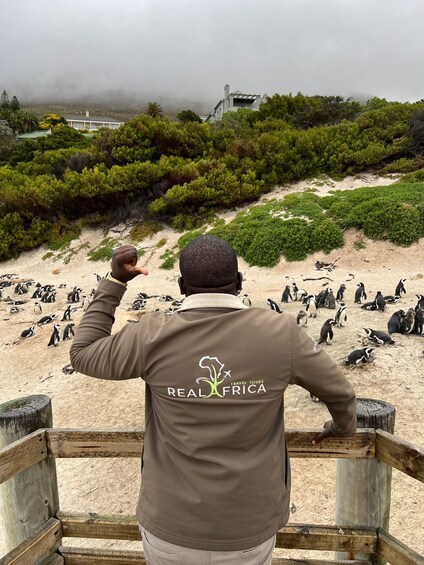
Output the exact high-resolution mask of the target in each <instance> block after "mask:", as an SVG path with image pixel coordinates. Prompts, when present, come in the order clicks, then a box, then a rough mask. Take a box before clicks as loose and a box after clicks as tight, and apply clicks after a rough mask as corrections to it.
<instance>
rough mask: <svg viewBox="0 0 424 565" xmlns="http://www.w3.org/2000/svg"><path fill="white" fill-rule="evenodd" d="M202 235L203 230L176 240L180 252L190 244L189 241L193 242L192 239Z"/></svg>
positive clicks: (192, 232) (188, 233) (191, 232)
mask: <svg viewBox="0 0 424 565" xmlns="http://www.w3.org/2000/svg"><path fill="white" fill-rule="evenodd" d="M203 233H204V231H203V230H193V231H189V232H187V233H185V234H184V235H182V236H181V237H180V239H179V240H178V247H179V249H180V251H182V250H183V249H184V247H185V246H186V245H188V244H189V243H190V241H193V239H196V237H198V236H199V235H202V234H203Z"/></svg>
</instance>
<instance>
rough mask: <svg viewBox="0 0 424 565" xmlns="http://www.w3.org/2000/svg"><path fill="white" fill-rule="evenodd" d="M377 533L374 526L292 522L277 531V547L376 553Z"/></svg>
mask: <svg viewBox="0 0 424 565" xmlns="http://www.w3.org/2000/svg"><path fill="white" fill-rule="evenodd" d="M376 546H377V533H376V531H375V530H374V528H346V527H344V528H343V529H342V528H340V527H338V526H314V525H309V524H292V525H290V526H285V527H284V528H281V530H279V531H278V532H277V542H276V544H275V547H281V548H286V549H313V550H320V551H321V550H322V551H346V552H348V553H350V552H352V553H353V552H358V551H361V552H363V553H375V549H376Z"/></svg>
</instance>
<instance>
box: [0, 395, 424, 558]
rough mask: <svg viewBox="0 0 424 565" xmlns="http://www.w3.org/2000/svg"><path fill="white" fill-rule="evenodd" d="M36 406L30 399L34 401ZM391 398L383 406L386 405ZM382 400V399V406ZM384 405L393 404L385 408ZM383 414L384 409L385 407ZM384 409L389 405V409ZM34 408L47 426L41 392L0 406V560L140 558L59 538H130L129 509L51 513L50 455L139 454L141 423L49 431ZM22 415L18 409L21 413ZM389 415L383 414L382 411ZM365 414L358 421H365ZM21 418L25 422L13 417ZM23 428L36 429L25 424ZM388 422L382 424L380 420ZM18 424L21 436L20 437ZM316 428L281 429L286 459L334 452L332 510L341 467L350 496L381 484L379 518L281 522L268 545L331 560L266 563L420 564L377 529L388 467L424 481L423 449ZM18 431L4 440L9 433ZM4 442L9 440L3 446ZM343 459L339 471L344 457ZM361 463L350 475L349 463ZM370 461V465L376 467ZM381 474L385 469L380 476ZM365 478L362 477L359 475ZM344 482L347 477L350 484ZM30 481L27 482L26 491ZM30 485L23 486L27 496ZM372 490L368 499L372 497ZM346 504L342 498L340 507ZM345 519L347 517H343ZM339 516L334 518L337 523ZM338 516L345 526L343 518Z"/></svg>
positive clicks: (388, 436)
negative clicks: (1, 546)
mask: <svg viewBox="0 0 424 565" xmlns="http://www.w3.org/2000/svg"><path fill="white" fill-rule="evenodd" d="M362 402H363V403H365V404H367V403H368V404H370V405H371V411H370V410H368V409H367V410H366V412H368V413H370V412H371V418H369V417H368V420H371V423H372V424H374V423H376V414H377V413H379V415H378V416H377V420H379V418H380V415H381V414H380V412H381V406H380V405H382V404H384V403H379V402H378V401H367V400H363V401H362ZM34 405H35V407H34ZM385 406H386V407H387V406H390V405H385ZM383 408H384V407H383ZM391 408H392V407H391ZM386 412H387V411H386ZM389 412H393V418H394V410H393V411H392V410H389ZM40 414H42V415H43V414H44V420H45V421H46V422H47V425H48V426H51V424H50V423H49V422H50V421H51V406H50V399H49V398H48V397H45V396H34V397H26V398H25V399H18V400H17V401H14V402H12V403H7V404H5V405H2V406H0V448H1V447H2V449H1V450H0V483H3V484H2V489H3V490H2V491H0V504H1V505H2V507H3V516H4V530H5V532H6V533H5V538H6V542H7V543H6V545H7V546H8V547H7V549H8V551H9V552H8V553H7V554H6V555H5V556H4V557H3V558H0V565H12V564H13V565H60V564H64V565H97V564H102V565H105V564H112V565H124V564H125V565H127V564H132V565H143V564H145V560H144V557H143V554H142V552H137V551H131V550H128V551H124V550H104V549H100V548H98V549H81V548H73V547H68V546H66V547H65V546H62V545H61V543H62V539H63V538H69V537H78V538H98V539H115V540H139V539H140V533H139V529H138V523H137V521H136V518H135V516H121V515H112V516H110V515H109V516H102V515H98V514H93V513H89V514H78V513H68V512H63V511H59V508H58V492H57V480H56V469H55V464H54V460H55V459H56V458H64V457H66V458H73V457H85V458H91V457H140V454H141V449H142V445H143V440H144V432H143V431H141V430H140V431H134V430H132V431H130V430H119V431H117V430H113V431H112V430H80V429H55V428H52V427H46V424H44V426H43V427H41V428H39V429H36V428H37V427H38V426H39V420H40ZM22 415H23V416H22ZM387 418H388V419H389V420H390V419H391V418H392V416H391V415H390V414H389V416H387V414H385V415H384V416H383V420H384V419H387ZM366 420H367V418H365V419H363V421H362V423H361V422H359V425H361V424H362V425H364V423H365V421H366ZM22 421H24V423H22ZM31 426H32V428H33V429H34V428H35V431H32V433H28V431H31ZM389 426H390V424H389ZM24 429H25V430H26V433H27V435H24ZM316 433H317V430H287V433H286V436H287V445H288V450H289V454H290V456H291V457H308V458H336V459H337V460H338V465H339V464H340V465H341V467H340V468H338V469H337V474H338V476H337V493H336V497H337V498H338V500H337V508H338V510H337V512H339V516H340V515H341V514H343V508H344V506H346V505H345V504H344V503H343V500H344V498H345V496H346V483H345V481H346V472H347V471H348V474H349V479H348V480H349V485H350V486H349V489H348V490H349V492H351V494H352V490H353V498H354V499H356V498H357V499H359V500H360V499H363V498H364V496H363V495H364V492H363V490H362V491H361V489H364V488H366V484H369V481H371V484H372V481H373V477H372V475H373V474H376V476H378V484H379V485H380V486H381V488H379V489H377V492H375V490H376V489H375V488H373V491H374V492H372V493H370V492H368V493H366V497H367V498H370V500H367V503H369V507H371V508H375V507H376V505H377V506H378V508H379V509H380V510H381V511H380V513H379V516H378V517H374V518H373V519H375V520H377V521H379V522H377V523H374V525H368V521H367V520H368V510H367V505H365V506H364V505H362V506H361V508H359V507H355V512H356V515H355V516H353V517H352V516H351V517H350V518H349V519H348V520H349V521H350V522H349V521H347V519H346V521H345V520H341V519H340V518H339V519H337V516H336V522H337V523H338V524H339V525H337V526H318V525H307V524H296V525H289V526H286V527H284V528H282V529H281V530H280V531H279V532H278V534H277V542H276V547H277V548H286V549H304V550H319V551H334V552H336V557H335V560H332V561H328V560H327V561H323V560H321V561H318V560H308V559H304V560H292V559H289V558H288V559H285V558H284V559H283V558H275V559H273V565H294V564H297V565H299V564H301V563H303V564H305V565H318V564H319V565H330V564H332V565H335V564H336V565H337V564H342V563H343V564H346V563H349V564H350V565H355V564H359V563H361V564H362V565H364V564H371V563H378V564H381V563H385V562H388V563H390V564H392V565H417V564H419V565H424V557H423V556H421V555H419V554H418V553H417V552H415V551H413V550H412V549H410V548H408V547H407V546H406V545H404V544H403V543H402V542H401V541H399V540H398V539H396V538H394V537H393V536H391V535H390V534H389V533H388V532H387V531H385V529H384V528H383V527H381V525H382V524H384V521H385V519H386V518H385V516H386V514H388V512H387V508H388V507H389V506H390V488H387V485H389V486H390V479H391V469H392V468H395V469H398V470H399V471H401V472H403V473H406V474H407V475H409V476H410V477H413V479H415V480H419V481H422V482H423V481H424V451H423V450H422V449H420V448H418V447H416V446H414V445H412V444H410V443H408V442H406V441H404V440H402V439H400V438H398V437H396V436H395V435H393V434H392V433H390V432H387V431H384V430H382V429H369V428H364V429H361V428H360V429H358V430H357V432H356V433H355V435H354V436H353V437H351V438H347V439H340V438H328V439H327V440H325V441H324V442H323V443H322V444H319V445H317V446H313V445H312V444H311V441H312V438H313V437H314V436H315V435H316ZM16 435H24V437H21V439H17V440H15V441H12V443H10V438H12V439H14V437H15V436H16ZM8 443H9V445H7V444H8ZM345 464H347V465H348V466H349V468H348V470H347V471H346V468H343V465H345ZM357 464H360V465H365V466H366V467H365V472H366V474H367V477H368V478H367V480H365V481H364V476H363V474H361V473H363V471H364V469H362V472H361V473H359V476H357V477H356V479H358V480H357V481H356V482H355V472H354V469H355V465H357ZM376 469H377V470H376ZM382 472H383V475H384V474H386V477H385V478H384V477H383V478H382V474H381V473H382ZM368 479H369V480H368ZM352 481H353V482H352ZM28 489H30V490H28ZM29 492H30V494H28V493H29ZM373 497H375V498H374V500H371V499H372V498H373ZM349 506H350V505H349ZM349 523H350V525H349ZM340 524H342V525H340ZM343 524H346V525H343Z"/></svg>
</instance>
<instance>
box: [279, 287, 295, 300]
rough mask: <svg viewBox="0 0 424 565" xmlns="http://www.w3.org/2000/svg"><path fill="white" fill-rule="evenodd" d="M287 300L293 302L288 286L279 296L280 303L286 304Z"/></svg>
mask: <svg viewBox="0 0 424 565" xmlns="http://www.w3.org/2000/svg"><path fill="white" fill-rule="evenodd" d="M289 300H293V296H292V293H291V288H290V285H289V284H288V285H286V288H285V289H284V290H283V294H282V295H281V302H288V301H289Z"/></svg>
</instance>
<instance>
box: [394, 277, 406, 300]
mask: <svg viewBox="0 0 424 565" xmlns="http://www.w3.org/2000/svg"><path fill="white" fill-rule="evenodd" d="M405 281H406V279H400V281H399V282H398V283H397V287H396V290H395V295H396V294H398V295H399V296H402V294H406V289H405Z"/></svg>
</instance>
